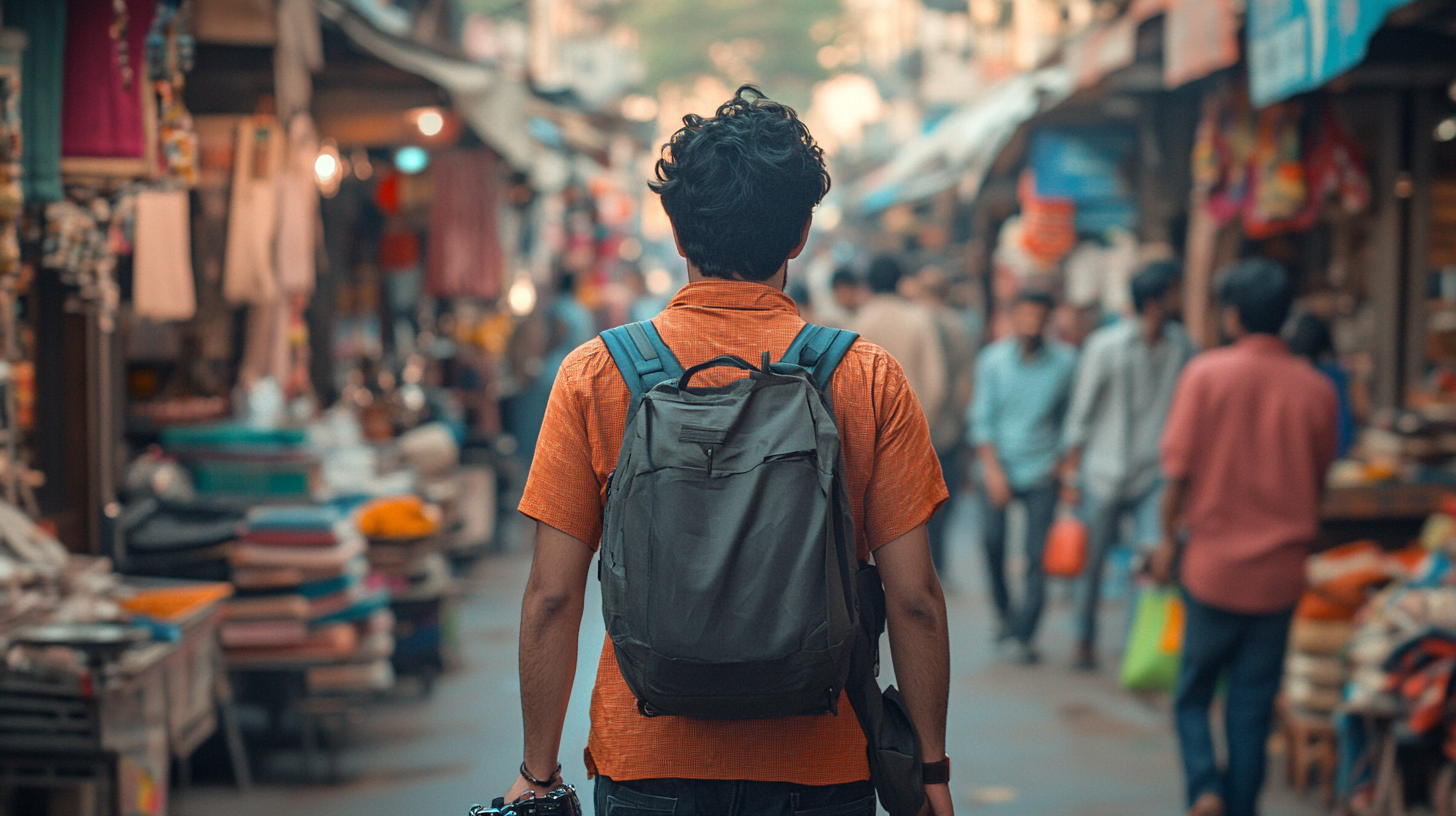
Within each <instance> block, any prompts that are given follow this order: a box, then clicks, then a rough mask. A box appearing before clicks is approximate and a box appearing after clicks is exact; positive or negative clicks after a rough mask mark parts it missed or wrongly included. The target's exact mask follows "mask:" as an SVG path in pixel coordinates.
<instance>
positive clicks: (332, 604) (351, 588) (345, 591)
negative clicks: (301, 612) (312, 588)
mask: <svg viewBox="0 0 1456 816" xmlns="http://www.w3.org/2000/svg"><path fill="white" fill-rule="evenodd" d="M368 594H369V593H368V591H367V590H365V589H364V587H363V586H362V585H360V584H357V583H356V584H349V585H345V586H344V587H343V588H341V589H340V590H339V591H337V592H331V593H329V594H327V595H320V596H318V597H315V598H310V599H308V602H307V603H308V617H309V619H310V620H320V619H322V618H326V617H328V616H329V615H333V614H336V613H339V612H342V611H344V610H345V609H348V608H349V607H351V606H353V605H354V604H355V603H358V602H359V601H360V600H362V599H364V598H365V597H366V596H367V595H368Z"/></svg>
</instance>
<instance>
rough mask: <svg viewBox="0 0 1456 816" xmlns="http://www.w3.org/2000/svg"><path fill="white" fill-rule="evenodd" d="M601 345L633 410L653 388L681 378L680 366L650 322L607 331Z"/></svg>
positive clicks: (603, 335) (681, 368)
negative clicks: (627, 394)
mask: <svg viewBox="0 0 1456 816" xmlns="http://www.w3.org/2000/svg"><path fill="white" fill-rule="evenodd" d="M602 342H603V343H606V344H607V351H609V352H611V354H612V362H614V363H616V364H617V370H618V371H619V372H621V374H622V379H623V380H624V381H626V383H627V390H629V391H631V392H632V404H633V406H635V405H636V404H637V403H638V402H640V401H641V400H642V396H643V395H644V394H646V393H647V392H648V391H651V390H652V388H653V387H654V386H656V385H658V384H659V383H664V382H667V381H668V380H675V379H677V378H679V377H681V376H682V375H683V367H682V364H681V363H679V362H678V361H677V357H676V356H675V355H674V354H673V353H672V349H670V348H668V347H667V344H666V343H664V342H662V335H660V334H658V333H657V327H656V326H654V325H652V321H651V320H644V321H642V322H641V323H628V324H627V325H625V326H618V327H616V328H615V329H607V330H606V331H604V332H602Z"/></svg>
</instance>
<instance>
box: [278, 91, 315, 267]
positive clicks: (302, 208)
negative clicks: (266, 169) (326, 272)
mask: <svg viewBox="0 0 1456 816" xmlns="http://www.w3.org/2000/svg"><path fill="white" fill-rule="evenodd" d="M318 154H319V140H318V133H317V132H316V131H315V130H314V126H313V119H311V118H309V116H308V114H306V113H300V114H298V115H297V116H295V117H293V121H291V122H289V123H288V155H287V158H286V160H285V161H284V163H283V168H282V172H281V173H280V174H279V176H278V239H277V240H278V287H279V288H280V289H281V290H283V292H285V293H290V294H291V293H308V292H312V291H313V286H314V258H315V254H314V253H315V247H316V240H315V239H316V238H317V236H318V219H319V191H318V184H317V182H315V181H314V175H313V163H314V160H315V159H316V158H317V157H318Z"/></svg>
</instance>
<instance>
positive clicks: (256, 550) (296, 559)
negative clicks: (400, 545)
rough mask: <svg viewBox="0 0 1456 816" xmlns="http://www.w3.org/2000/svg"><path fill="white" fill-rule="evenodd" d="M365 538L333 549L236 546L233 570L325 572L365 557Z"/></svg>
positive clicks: (349, 540) (345, 541)
mask: <svg viewBox="0 0 1456 816" xmlns="http://www.w3.org/2000/svg"><path fill="white" fill-rule="evenodd" d="M365 549H366V546H365V543H364V539H363V538H361V537H359V536H351V537H348V538H345V539H343V540H342V541H340V542H339V543H338V544H335V545H334V546H332V547H265V546H262V545H259V544H239V545H238V546H237V547H236V548H235V549H234V550H233V554H232V563H233V566H234V567H297V568H298V569H315V570H317V569H328V568H330V567H335V568H339V567H343V566H344V565H345V564H347V563H348V562H349V560H350V559H351V558H354V557H356V556H360V555H363V554H364V551H365Z"/></svg>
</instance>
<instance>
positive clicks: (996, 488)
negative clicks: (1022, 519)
mask: <svg viewBox="0 0 1456 816" xmlns="http://www.w3.org/2000/svg"><path fill="white" fill-rule="evenodd" d="M984 470H985V477H984V478H985V482H986V497H987V498H989V499H990V500H991V504H992V505H993V506H995V507H996V508H997V509H1001V508H1004V507H1006V505H1008V504H1011V482H1010V481H1009V480H1008V479H1007V478H1006V471H1005V470H1004V469H1003V468H1002V467H1001V465H1000V464H994V465H988V466H986V467H985V468H984Z"/></svg>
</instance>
